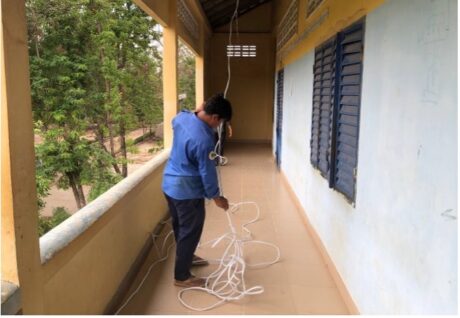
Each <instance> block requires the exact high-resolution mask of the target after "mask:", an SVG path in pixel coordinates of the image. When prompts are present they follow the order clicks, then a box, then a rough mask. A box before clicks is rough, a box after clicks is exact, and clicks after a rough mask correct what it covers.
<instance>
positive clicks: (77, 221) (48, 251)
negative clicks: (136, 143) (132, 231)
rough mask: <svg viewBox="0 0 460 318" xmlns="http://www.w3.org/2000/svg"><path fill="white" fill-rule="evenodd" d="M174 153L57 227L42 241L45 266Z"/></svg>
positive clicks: (145, 167)
mask: <svg viewBox="0 0 460 318" xmlns="http://www.w3.org/2000/svg"><path fill="white" fill-rule="evenodd" d="M169 154H170V149H166V150H163V151H162V152H160V153H159V154H158V155H157V156H155V157H154V158H152V159H151V160H150V161H148V162H147V163H145V164H144V165H143V166H142V167H140V168H139V169H137V170H136V171H134V172H133V173H132V174H131V175H129V176H128V177H127V178H125V179H123V180H122V181H120V182H119V183H117V184H116V185H114V186H113V187H112V188H110V189H109V190H108V191H107V192H105V193H104V194H102V195H101V196H100V197H98V198H97V199H96V200H94V201H92V202H91V203H89V204H88V205H87V206H85V207H84V208H82V209H81V210H79V211H78V212H77V213H75V214H74V215H72V216H71V217H69V218H68V219H67V220H65V221H64V222H62V223H61V224H59V225H58V226H56V227H55V228H54V229H52V230H51V231H49V232H48V233H46V234H45V235H43V236H42V237H41V238H40V258H41V262H42V264H45V263H46V262H48V261H49V260H50V259H52V258H53V256H54V255H55V254H56V253H57V252H59V251H60V250H62V249H64V247H66V246H67V245H69V244H70V243H71V242H72V241H73V240H74V239H76V238H77V237H78V236H80V235H81V234H82V233H83V232H85V231H86V230H87V229H88V228H89V227H90V226H91V225H92V224H93V223H94V222H96V221H97V220H98V219H99V218H100V217H101V216H102V215H104V214H105V213H106V212H107V211H108V210H109V209H110V208H111V207H112V206H113V205H114V204H115V203H117V202H118V201H119V200H120V198H122V197H124V196H125V195H126V194H127V193H129V192H130V191H131V190H132V189H133V188H135V187H136V186H137V185H138V184H139V183H140V182H141V181H142V180H144V179H145V178H146V177H147V176H149V175H150V174H151V173H152V172H153V171H155V169H157V168H158V167H159V166H161V165H162V164H163V163H164V162H165V161H166V160H167V159H168V158H169Z"/></svg>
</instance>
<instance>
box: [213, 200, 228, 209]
mask: <svg viewBox="0 0 460 318" xmlns="http://www.w3.org/2000/svg"><path fill="white" fill-rule="evenodd" d="M214 203H216V205H217V206H218V207H219V208H221V209H224V210H225V211H227V210H228V200H227V199H226V198H225V197H216V198H214Z"/></svg>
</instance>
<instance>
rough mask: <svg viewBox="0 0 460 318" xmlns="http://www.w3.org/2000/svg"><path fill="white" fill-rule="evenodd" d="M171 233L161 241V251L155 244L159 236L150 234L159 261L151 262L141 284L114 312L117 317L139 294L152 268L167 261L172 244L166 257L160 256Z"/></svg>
mask: <svg viewBox="0 0 460 318" xmlns="http://www.w3.org/2000/svg"><path fill="white" fill-rule="evenodd" d="M166 222H167V221H166ZM172 233H173V231H172V230H171V231H169V233H168V234H167V235H166V237H165V240H164V241H163V246H162V248H161V251H160V249H159V248H158V245H157V243H156V238H157V237H158V236H159V235H155V234H153V233H152V240H153V245H154V246H155V249H156V251H157V254H158V257H160V259H158V260H156V261H155V262H153V263H152V264H151V265H150V267H149V269H148V270H147V273H146V274H145V275H144V277H143V278H142V280H141V282H140V283H139V286H137V288H136V290H134V292H133V293H132V294H131V295H130V296H129V297H128V299H126V301H125V302H124V303H123V305H122V306H121V307H120V308H118V310H117V311H116V312H115V315H118V314H119V313H120V312H121V311H122V310H123V308H125V307H126V305H128V303H129V302H130V301H131V299H133V298H134V296H135V295H136V294H137V293H138V292H139V290H140V289H141V287H142V285H144V283H145V281H146V280H147V277H148V276H149V274H150V272H151V271H152V269H153V267H154V266H155V265H157V264H159V263H161V262H163V261H165V260H167V259H168V257H169V251H170V250H171V247H173V246H174V242H173V243H171V244H170V245H169V246H168V248H167V250H166V255H165V256H163V257H162V256H161V255H162V254H163V252H164V249H165V246H166V242H167V241H168V238H169V237H170V236H171V234H172Z"/></svg>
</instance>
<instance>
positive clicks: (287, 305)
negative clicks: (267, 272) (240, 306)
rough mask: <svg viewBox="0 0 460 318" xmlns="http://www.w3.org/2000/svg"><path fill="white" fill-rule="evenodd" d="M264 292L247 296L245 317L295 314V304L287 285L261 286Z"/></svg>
mask: <svg viewBox="0 0 460 318" xmlns="http://www.w3.org/2000/svg"><path fill="white" fill-rule="evenodd" d="M261 285H263V288H264V292H263V293H262V294H260V295H253V296H248V302H247V304H246V306H245V311H244V313H245V314H246V315H292V314H296V309H295V304H294V301H293V299H292V295H291V292H290V289H289V287H288V286H287V285H284V284H283V285H280V284H261Z"/></svg>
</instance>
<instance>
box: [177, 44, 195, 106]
mask: <svg viewBox="0 0 460 318" xmlns="http://www.w3.org/2000/svg"><path fill="white" fill-rule="evenodd" d="M178 59H179V61H178V73H179V81H178V91H179V95H181V94H185V96H186V97H185V99H183V100H182V101H181V107H182V108H184V109H189V110H193V109H195V106H196V105H195V104H196V102H195V55H194V54H193V53H192V51H191V50H190V49H189V48H188V47H187V46H186V45H185V44H183V43H182V42H179V58H178Z"/></svg>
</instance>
